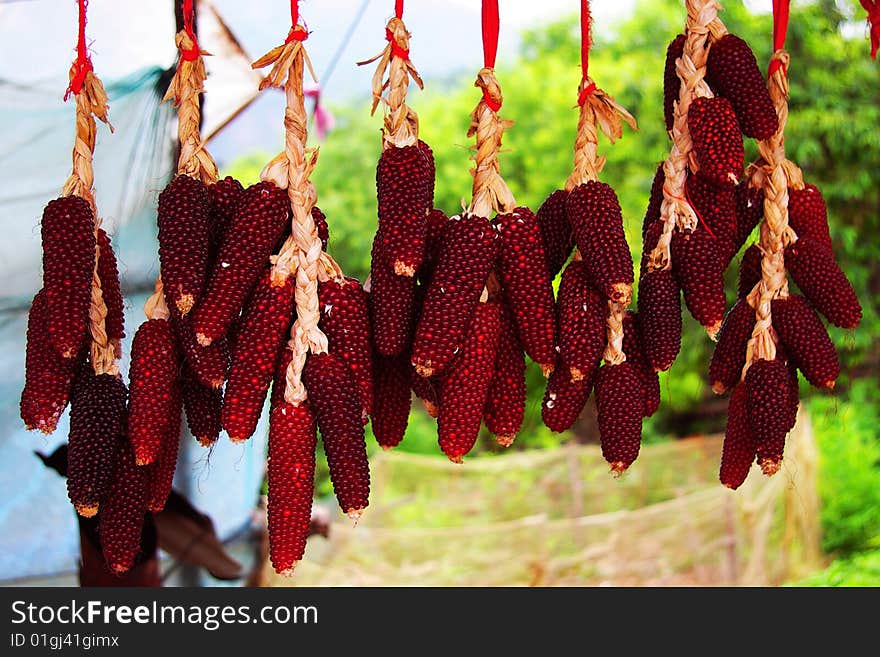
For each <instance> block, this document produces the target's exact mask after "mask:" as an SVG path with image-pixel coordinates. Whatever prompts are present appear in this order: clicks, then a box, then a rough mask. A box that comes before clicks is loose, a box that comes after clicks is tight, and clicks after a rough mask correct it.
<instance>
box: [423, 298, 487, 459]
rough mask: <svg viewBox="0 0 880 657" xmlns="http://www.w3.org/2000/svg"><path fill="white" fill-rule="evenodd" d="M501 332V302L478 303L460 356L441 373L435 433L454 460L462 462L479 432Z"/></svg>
mask: <svg viewBox="0 0 880 657" xmlns="http://www.w3.org/2000/svg"><path fill="white" fill-rule="evenodd" d="M500 333H501V307H500V305H499V304H497V303H494V302H490V303H480V304H478V307H477V309H476V312H475V314H474V320H473V323H472V324H471V329H470V331H469V333H468V336H467V339H466V340H465V342H464V344H463V345H462V347H461V354H460V356H459V357H458V358H457V359H456V361H455V363H454V364H453V365H452V366H450V367H448V368H447V369H446V370H445V371H444V373H443V375H442V377H441V382H440V414H439V415H438V416H437V437H438V442H439V444H440V449H442V450H443V453H444V454H446V456H447V458H449V460H450V461H452V462H453V463H461V462H462V458H463V457H464V456H465V455H466V454H467V453H468V452H470V451H471V449H472V448H473V446H474V443H475V442H476V440H477V435H478V434H479V432H480V422H481V420H482V417H483V408H484V406H485V404H486V398H487V397H488V394H489V386H490V384H491V381H492V372H493V370H494V368H495V356H496V354H497V351H498V340H499V337H500Z"/></svg>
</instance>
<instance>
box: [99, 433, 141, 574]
mask: <svg viewBox="0 0 880 657" xmlns="http://www.w3.org/2000/svg"><path fill="white" fill-rule="evenodd" d="M117 454H118V456H117V466H116V476H115V477H114V478H113V484H112V485H111V486H110V492H109V494H108V495H107V499H106V501H105V502H104V504H102V505H101V513H99V514H98V532H99V534H100V537H101V549H102V550H103V553H104V560H105V561H106V562H107V566H108V567H109V568H110V570H111V571H113V572H114V573H117V574H122V573H124V572H127V571H129V570H131V568H132V566H134V564H135V561H136V560H137V558H138V556H139V555H140V552H141V533H142V532H143V527H144V515H145V514H146V512H147V499H148V496H149V489H148V482H147V476H148V475H147V469H146V468H142V467H139V466H137V465H136V464H135V460H134V452H133V451H132V448H131V443H129V441H128V440H127V439H126V438H125V436H120V439H119V441H118V451H117Z"/></svg>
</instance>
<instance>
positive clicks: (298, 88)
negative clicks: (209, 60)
mask: <svg viewBox="0 0 880 657" xmlns="http://www.w3.org/2000/svg"><path fill="white" fill-rule="evenodd" d="M297 31H299V32H301V33H303V34H304V33H305V30H304V28H303V27H302V26H299V25H297V26H296V28H295V29H293V30H291V34H293V33H294V32H297ZM270 64H272V65H273V67H272V69H271V71H270V72H269V74H268V75H267V76H266V77H265V78H264V79H263V81H262V82H261V83H260V89H261V90H262V89H265V88H266V87H269V86H274V87H283V88H284V91H285V96H286V99H287V104H286V107H285V110H284V129H285V140H284V151H283V152H281V153H279V154H278V155H276V156H275V157H274V158H273V159H272V160H271V161H270V162H269V163H268V164H267V165H266V166H265V168H264V169H263V171H262V173H261V174H260V179H261V180H264V181H270V182H273V183H275V184H276V185H277V186H278V187H279V188H281V189H286V190H287V195H288V197H289V198H290V209H291V213H292V226H291V228H292V231H291V236H290V237H289V238H288V239H287V240H286V241H285V243H284V245H283V246H282V247H281V250H280V251H279V253H278V255H277V256H273V257H272V263H273V267H272V281H273V284H275V285H282V284H283V283H284V281H286V280H287V278H288V277H289V276H291V275H295V276H296V292H295V298H296V311H297V318H296V321H295V322H294V324H293V328H292V329H291V337H290V340H289V342H288V348H289V349H290V350H291V351H292V352H293V357H292V359H291V361H290V366H289V367H288V370H287V377H286V378H287V387H286V389H285V391H284V398H285V400H286V401H287V402H288V403H291V404H293V405H295V406H296V405H299V404H300V403H301V402H303V401H305V400H306V398H307V393H306V389H305V386H304V385H303V383H302V370H303V367H304V366H305V362H306V357H307V356H308V354H309V352H312V353H326V352H327V336H325V335H324V333H323V331H321V329H320V328H318V320H319V319H320V317H321V315H320V312H319V310H318V282H319V281H326V280H330V279H335V278H343V277H344V275H343V273H342V270H341V269H340V267H339V265H338V264H336V261H334V260H333V258H331V257H330V256H329V255H328V254H327V253H325V252H324V251H323V250H322V248H321V240H320V238H319V237H318V229H317V227H316V226H315V222H314V220H313V219H312V207H314V205H315V201H316V200H317V192H316V191H315V186H314V185H313V184H312V183H311V181H310V180H309V176H310V175H311V172H312V170H313V169H314V167H315V164H316V163H317V160H318V149H317V148H314V149H307V148H306V146H305V144H306V136H307V132H306V123H307V120H308V119H307V115H306V109H305V103H304V99H303V89H302V86H303V74H304V71H305V67H306V66H307V67H308V69H309V72H310V73H311V74H312V77H315V75H314V71H313V70H312V64H311V61H309V58H308V55H307V54H306V51H305V48H304V47H303V44H302V41H300V40H298V39H291V40H290V41H288V42H287V43H285V44H283V45H281V46H277V47H275V48H273V49H272V50H271V51H269V52H268V53H267V54H266V55H264V56H263V57H261V58H260V59H258V60H257V61H255V62H254V63H253V64H252V65H251V66H252V67H253V68H255V69H256V68H263V67H265V66H268V65H270Z"/></svg>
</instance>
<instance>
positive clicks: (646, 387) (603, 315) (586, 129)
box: [538, 0, 659, 474]
mask: <svg viewBox="0 0 880 657" xmlns="http://www.w3.org/2000/svg"><path fill="white" fill-rule="evenodd" d="M581 31H582V32H581V44H582V45H581V70H582V79H581V83H580V87H579V89H578V92H579V93H578V104H579V105H580V119H579V121H578V134H577V139H576V141H575V146H574V169H573V171H572V174H571V175H570V176H569V178H568V181H567V182H566V185H565V189H561V190H556V191H555V192H553V193H551V194H550V195H549V196H548V197H547V199H546V200H545V201H544V204H543V205H542V207H541V209H540V210H539V211H538V217H539V218H540V219H541V220H542V227H543V237H544V240H545V243H544V244H545V248H546V251H547V253H550V252H551V251H555V255H554V256H553V258H554V259H553V260H552V261H550V259H548V261H547V266H548V268H550V269H551V271H552V272H553V274H554V275H555V271H556V270H558V269H559V268H561V267H562V265H563V264H564V262H565V260H566V259H567V258H568V253H569V251H570V250H571V247H572V246H574V247H575V255H574V258H573V259H572V260H571V261H570V262H569V263H568V265H566V266H565V269H564V271H563V273H562V280H561V283H560V287H559V292H558V296H557V301H556V318H557V327H558V330H559V350H558V352H559V353H558V355H557V361H556V367H555V368H554V370H553V374H552V375H551V376H550V379H549V380H548V381H547V387H546V390H545V393H544V402H543V404H542V408H541V415H542V418H543V420H544V423H545V424H546V425H547V426H548V427H549V428H550V429H552V430H554V431H564V430H566V429H568V428H569V427H571V425H572V424H574V422H575V420H576V419H577V417H578V415H580V412H581V410H582V409H583V407H584V405H585V404H586V402H587V399H588V398H589V396H590V393H591V392H592V391H593V390H594V389H595V393H596V404H597V408H598V420H599V433H600V442H601V445H602V453H603V455H604V456H605V458H606V460H607V461H608V462H609V463H610V464H611V467H612V471H613V472H614V473H617V474H619V473H621V472H623V471H624V470H626V468H628V467H629V466H630V464H631V463H632V462H633V461H634V460H635V458H636V456H637V455H638V452H639V446H640V444H641V435H642V418H643V417H644V416H646V415H651V414H652V413H653V412H654V410H656V407H657V404H658V403H659V386H658V385H657V374H656V373H655V372H654V371H653V370H651V369H650V368H648V367H647V365H646V362H645V359H644V347H643V344H642V343H643V338H642V336H641V332H640V330H639V328H640V327H639V322H638V321H637V317H636V315H635V314H634V313H632V312H631V311H629V312H628V311H627V310H626V308H627V306H628V305H629V303H630V301H631V299H632V285H633V264H632V257H631V256H630V252H629V246H628V245H627V243H626V238H625V236H624V231H623V217H622V216H621V211H620V205H619V203H618V200H617V195H616V194H615V192H614V190H613V189H612V188H611V187H610V186H609V185H607V184H606V183H603V182H600V181H599V173H600V172H601V170H602V168H603V167H604V165H605V156H604V155H603V156H600V155H599V154H598V143H597V142H598V130H599V129H601V130H602V132H604V133H605V135H606V136H607V137H608V138H609V139H610V140H611V142H612V143H614V141H616V140H617V139H619V138H620V137H621V135H622V134H623V122H624V121H626V122H627V123H628V124H629V125H630V126H631V127H632V128H633V129H635V127H636V124H635V119H633V117H632V116H630V114H629V113H628V112H626V110H624V109H623V108H622V107H620V106H619V105H618V104H617V103H615V102H614V99H613V98H611V96H609V95H608V94H606V93H605V92H604V91H602V90H601V89H599V88H597V87H596V84H595V82H594V81H593V80H592V78H590V77H589V73H588V70H589V68H588V67H589V50H590V43H591V40H592V39H591V19H590V7H589V3H588V2H587V0H582V2H581ZM562 245H564V246H562ZM603 360H604V364H602V361H603ZM600 365H601V367H600ZM655 397H656V399H655ZM649 400H650V401H649Z"/></svg>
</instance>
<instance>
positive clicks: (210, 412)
mask: <svg viewBox="0 0 880 657" xmlns="http://www.w3.org/2000/svg"><path fill="white" fill-rule="evenodd" d="M180 392H181V394H182V396H183V408H184V410H185V411H186V424H187V426H188V427H189V431H190V433H191V434H192V435H193V437H194V438H195V439H196V440H197V441H198V442H199V444H200V445H201V446H202V447H210V446H211V445H213V444H214V443H215V442H217V438H219V437H220V429H221V428H222V420H221V409H222V408H223V391H222V390H220V389H218V388H211V387H210V386H205V385H202V384H201V383H199V380H198V379H197V378H196V375H195V374H193V373H192V370H190V368H189V365H186V364H184V366H183V368H182V372H181V376H180Z"/></svg>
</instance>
